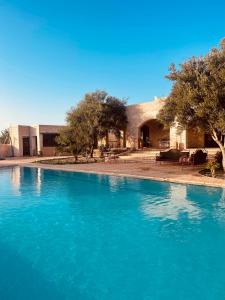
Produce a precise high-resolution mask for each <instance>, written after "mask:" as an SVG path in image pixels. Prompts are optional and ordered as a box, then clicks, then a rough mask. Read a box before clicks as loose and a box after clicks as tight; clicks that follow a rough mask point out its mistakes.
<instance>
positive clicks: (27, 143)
mask: <svg viewBox="0 0 225 300" xmlns="http://www.w3.org/2000/svg"><path fill="white" fill-rule="evenodd" d="M23 156H30V138H29V137H23Z"/></svg>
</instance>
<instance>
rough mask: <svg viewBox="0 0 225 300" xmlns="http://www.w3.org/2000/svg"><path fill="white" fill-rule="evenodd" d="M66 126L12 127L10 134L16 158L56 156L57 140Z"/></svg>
mask: <svg viewBox="0 0 225 300" xmlns="http://www.w3.org/2000/svg"><path fill="white" fill-rule="evenodd" d="M63 127H64V126H58V125H34V126H24V125H15V126H10V128H9V133H10V137H11V144H12V148H13V155H14V156H36V155H43V156H54V155H55V152H56V142H55V138H56V137H57V135H58V134H59V131H60V129H61V128H63Z"/></svg>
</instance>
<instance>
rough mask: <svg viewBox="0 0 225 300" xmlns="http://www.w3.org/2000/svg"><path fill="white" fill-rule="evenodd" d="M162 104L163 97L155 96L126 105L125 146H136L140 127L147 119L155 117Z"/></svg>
mask: <svg viewBox="0 0 225 300" xmlns="http://www.w3.org/2000/svg"><path fill="white" fill-rule="evenodd" d="M163 105H164V99H160V98H156V99H155V100H154V101H151V102H150V101H149V102H146V103H140V104H135V105H128V106H127V118H128V125H127V133H126V146H127V147H131V148H138V146H139V138H140V136H139V135H140V127H141V126H142V125H143V124H144V123H145V122H147V121H149V120H152V119H156V117H157V114H158V112H159V111H160V109H161V108H162V107H163Z"/></svg>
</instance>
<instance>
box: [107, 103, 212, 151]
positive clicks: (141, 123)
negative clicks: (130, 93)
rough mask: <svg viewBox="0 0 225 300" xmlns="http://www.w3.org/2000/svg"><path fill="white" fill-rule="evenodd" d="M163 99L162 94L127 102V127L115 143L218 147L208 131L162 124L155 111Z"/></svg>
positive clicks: (124, 144) (131, 145)
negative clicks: (146, 99) (160, 96)
mask: <svg viewBox="0 0 225 300" xmlns="http://www.w3.org/2000/svg"><path fill="white" fill-rule="evenodd" d="M164 101H165V98H155V99H154V100H153V101H149V102H145V103H140V104H134V105H128V106H127V118H128V126H127V131H126V133H124V137H123V139H122V140H121V141H119V143H117V144H119V145H120V146H125V147H130V148H136V149H138V148H150V149H165V148H178V149H189V148H218V146H217V144H216V143H215V142H214V141H213V140H212V138H211V137H210V135H208V134H205V133H204V132H201V131H199V130H198V129H187V130H182V131H181V130H180V128H178V126H177V125H175V126H174V127H171V128H169V129H166V128H164V127H163V125H162V124H161V123H160V122H159V121H158V120H157V114H158V113H159V111H160V109H161V108H162V107H163V105H164V103H165V102H164ZM112 139H113V138H112ZM112 139H111V140H112ZM114 140H115V138H114ZM114 144H116V143H115V142H114Z"/></svg>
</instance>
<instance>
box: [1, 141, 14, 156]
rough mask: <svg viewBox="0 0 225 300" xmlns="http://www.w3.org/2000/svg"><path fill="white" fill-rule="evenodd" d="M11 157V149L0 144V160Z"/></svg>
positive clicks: (9, 146) (7, 145)
mask: <svg viewBox="0 0 225 300" xmlns="http://www.w3.org/2000/svg"><path fill="white" fill-rule="evenodd" d="M10 156H12V147H11V145H9V144H0V158H6V157H10Z"/></svg>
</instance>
